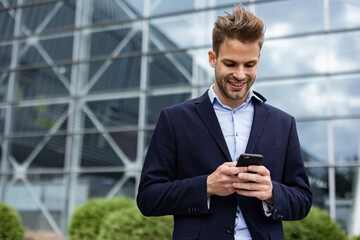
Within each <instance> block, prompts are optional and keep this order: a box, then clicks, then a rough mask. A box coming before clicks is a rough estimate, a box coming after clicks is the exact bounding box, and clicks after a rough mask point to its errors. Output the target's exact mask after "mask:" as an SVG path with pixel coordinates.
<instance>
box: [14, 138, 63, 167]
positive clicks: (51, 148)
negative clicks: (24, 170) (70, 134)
mask: <svg viewBox="0 0 360 240" xmlns="http://www.w3.org/2000/svg"><path fill="white" fill-rule="evenodd" d="M65 142H66V136H42V137H28V138H15V139H12V140H11V145H10V149H11V150H10V151H11V158H12V159H13V160H14V161H16V162H17V163H18V164H25V165H26V166H29V168H63V167H64V159H65V148H66V145H65ZM12 168H13V169H14V170H16V166H12Z"/></svg>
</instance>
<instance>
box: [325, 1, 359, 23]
mask: <svg viewBox="0 0 360 240" xmlns="http://www.w3.org/2000/svg"><path fill="white" fill-rule="evenodd" d="M329 3H330V4H329V9H330V28H331V29H343V28H354V27H359V26H360V24H359V23H360V5H359V3H358V2H357V1H336V0H331V1H329Z"/></svg>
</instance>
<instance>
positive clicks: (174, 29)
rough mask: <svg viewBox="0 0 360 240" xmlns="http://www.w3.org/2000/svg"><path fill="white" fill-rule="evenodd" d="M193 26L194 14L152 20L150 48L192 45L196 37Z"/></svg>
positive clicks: (158, 48) (160, 48) (161, 48)
mask: <svg viewBox="0 0 360 240" xmlns="http://www.w3.org/2000/svg"><path fill="white" fill-rule="evenodd" d="M169 3H170V1H169ZM172 3H174V2H172ZM193 26H194V20H193V15H192V14H187V15H179V16H171V17H166V18H155V19H153V20H151V21H150V30H149V42H150V45H149V47H150V50H162V51H163V50H165V49H169V48H170V49H171V48H183V47H189V46H192V44H193V37H194V32H193Z"/></svg>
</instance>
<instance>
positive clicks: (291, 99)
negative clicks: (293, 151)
mask: <svg viewBox="0 0 360 240" xmlns="http://www.w3.org/2000/svg"><path fill="white" fill-rule="evenodd" d="M325 83H326V82H325V79H321V78H316V79H306V80H302V81H300V80H299V81H285V80H284V81H276V82H275V81H260V82H255V84H254V90H256V91H258V92H259V93H261V94H262V95H263V96H264V97H265V98H267V99H268V102H267V103H269V104H271V105H273V106H275V107H278V108H280V109H281V110H283V111H285V112H287V113H289V114H291V115H293V116H295V117H296V118H311V117H317V116H326V115H327V103H328V99H327V93H326V90H324V89H326V85H325ZM285 99H286V101H284V100H285Z"/></svg>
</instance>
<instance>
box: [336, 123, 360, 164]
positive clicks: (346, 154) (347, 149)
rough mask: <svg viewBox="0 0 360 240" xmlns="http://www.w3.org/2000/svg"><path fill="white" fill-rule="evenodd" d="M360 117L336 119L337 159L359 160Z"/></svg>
mask: <svg viewBox="0 0 360 240" xmlns="http://www.w3.org/2000/svg"><path fill="white" fill-rule="evenodd" d="M359 124H360V119H353V120H337V121H334V124H333V125H334V148H335V161H337V162H359V158H360V129H359Z"/></svg>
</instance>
